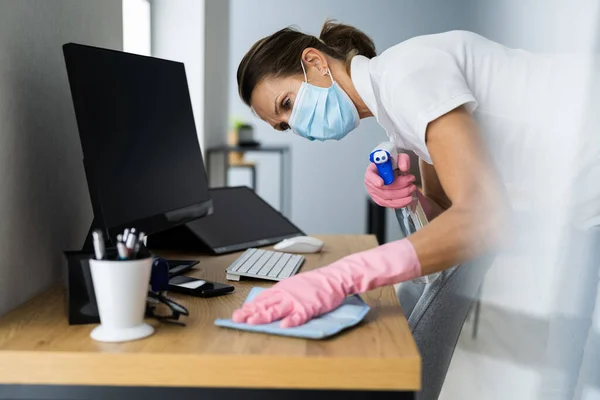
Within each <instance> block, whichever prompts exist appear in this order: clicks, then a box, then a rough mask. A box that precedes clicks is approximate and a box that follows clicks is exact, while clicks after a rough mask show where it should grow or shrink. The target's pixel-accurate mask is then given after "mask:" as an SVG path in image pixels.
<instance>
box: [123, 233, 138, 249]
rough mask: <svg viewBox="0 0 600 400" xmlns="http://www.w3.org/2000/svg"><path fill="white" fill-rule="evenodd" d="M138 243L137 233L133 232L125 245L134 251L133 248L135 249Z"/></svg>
mask: <svg viewBox="0 0 600 400" xmlns="http://www.w3.org/2000/svg"><path fill="white" fill-rule="evenodd" d="M136 241H137V237H136V236H135V233H133V232H131V233H130V234H129V236H127V241H126V243H125V245H126V246H127V248H128V249H129V250H133V248H134V247H135V243H136Z"/></svg>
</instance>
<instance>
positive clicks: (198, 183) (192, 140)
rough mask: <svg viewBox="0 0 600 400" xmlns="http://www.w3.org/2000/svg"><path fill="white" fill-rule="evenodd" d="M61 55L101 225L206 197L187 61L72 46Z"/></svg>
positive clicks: (202, 199)
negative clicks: (180, 61) (186, 67)
mask: <svg viewBox="0 0 600 400" xmlns="http://www.w3.org/2000/svg"><path fill="white" fill-rule="evenodd" d="M64 54H65V60H66V64H67V71H68V74H69V82H70V85H71V93H72V96H73V102H74V106H75V112H76V115H77V123H78V126H79V134H80V136H81V143H82V148H83V154H84V163H85V165H86V173H87V175H88V180H89V179H90V177H92V180H93V182H92V184H91V186H90V191H91V192H93V193H91V194H92V197H94V196H96V198H97V204H96V206H99V207H101V213H102V218H103V223H104V224H105V225H106V226H107V227H108V228H111V227H115V226H122V225H123V224H127V223H130V222H134V221H138V220H142V219H144V218H148V217H152V216H156V215H159V214H163V213H166V212H169V211H173V210H179V209H182V208H185V207H188V206H192V205H195V204H199V203H203V202H206V201H207V200H209V199H210V197H209V193H208V184H207V177H206V173H205V170H204V164H203V160H202V153H201V152H200V146H199V143H198V137H197V133H196V126H195V123H194V116H193V112H192V105H191V101H190V95H189V91H188V83H187V79H186V74H185V67H184V65H183V64H182V63H179V62H173V61H167V60H162V59H157V58H152V57H145V56H139V55H134V54H129V53H124V52H120V51H113V50H107V49H101V48H95V47H89V46H82V45H77V44H67V45H65V46H64ZM88 183H89V182H88ZM95 211H97V207H95Z"/></svg>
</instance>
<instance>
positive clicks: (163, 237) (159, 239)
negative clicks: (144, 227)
mask: <svg viewBox="0 0 600 400" xmlns="http://www.w3.org/2000/svg"><path fill="white" fill-rule="evenodd" d="M195 222H196V221H192V222H188V223H187V224H183V225H179V226H176V227H174V228H171V229H168V230H166V231H163V232H159V233H154V234H152V235H149V236H148V238H147V239H146V246H147V247H148V248H149V249H156V250H168V251H173V252H177V251H181V252H192V253H211V254H213V253H214V251H213V250H212V249H211V248H210V247H209V246H208V245H207V244H206V243H205V242H204V241H203V240H202V238H201V236H200V233H199V232H198V231H197V230H196V229H195Z"/></svg>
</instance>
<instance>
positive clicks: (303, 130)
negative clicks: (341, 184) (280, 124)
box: [288, 64, 360, 141]
mask: <svg viewBox="0 0 600 400" xmlns="http://www.w3.org/2000/svg"><path fill="white" fill-rule="evenodd" d="M302 70H303V71H304V82H302V85H301V86H300V89H299V90H298V94H297V95H296V101H294V107H293V108H292V114H291V115H290V120H289V121H288V125H289V126H290V128H291V129H292V131H293V132H294V133H296V134H297V135H300V136H302V137H304V138H306V139H309V140H320V141H325V140H340V139H342V138H344V137H345V136H346V135H347V134H348V133H350V132H351V131H352V130H353V129H355V128H356V127H357V126H358V124H359V122H360V118H359V116H358V111H357V110H356V107H355V106H354V103H352V100H350V97H348V95H347V94H346V92H344V90H343V89H342V88H341V87H340V86H339V85H338V84H337V83H336V82H335V81H334V80H333V77H332V76H331V71H329V69H328V70H327V73H328V74H329V76H330V77H331V86H330V87H328V88H322V87H318V86H314V85H311V84H309V83H308V82H307V81H308V80H307V78H306V70H305V69H304V64H302Z"/></svg>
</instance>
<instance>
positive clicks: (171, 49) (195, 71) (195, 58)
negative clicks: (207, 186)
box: [151, 0, 205, 151]
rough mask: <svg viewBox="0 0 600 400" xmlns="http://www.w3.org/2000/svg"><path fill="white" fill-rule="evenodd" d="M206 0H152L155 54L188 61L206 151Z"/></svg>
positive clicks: (195, 116) (195, 114)
mask: <svg viewBox="0 0 600 400" xmlns="http://www.w3.org/2000/svg"><path fill="white" fill-rule="evenodd" d="M204 3H205V2H204V0H178V1H172V0H153V2H152V25H151V31H152V56H153V57H158V58H164V59H167V60H173V61H179V62H182V63H184V64H185V73H186V76H187V81H188V86H189V90H190V98H191V101H192V109H193V111H194V120H195V122H196V131H197V132H198V141H199V142H200V148H201V149H202V150H203V151H204V146H202V143H204V7H205V5H204Z"/></svg>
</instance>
